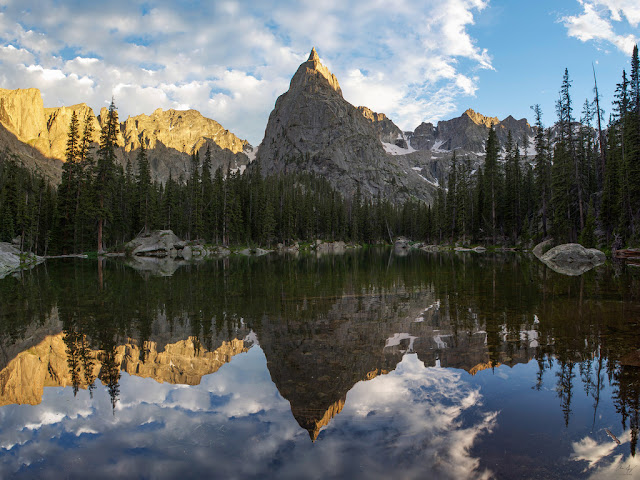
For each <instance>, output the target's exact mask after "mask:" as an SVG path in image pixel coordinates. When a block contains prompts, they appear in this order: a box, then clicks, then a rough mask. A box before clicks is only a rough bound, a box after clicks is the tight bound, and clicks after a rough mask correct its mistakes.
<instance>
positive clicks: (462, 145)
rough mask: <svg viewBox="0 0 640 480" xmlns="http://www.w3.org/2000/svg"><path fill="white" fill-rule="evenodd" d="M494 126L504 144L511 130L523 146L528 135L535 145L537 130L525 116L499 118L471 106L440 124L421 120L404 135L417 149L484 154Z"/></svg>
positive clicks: (531, 142) (528, 138) (499, 139)
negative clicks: (487, 115)
mask: <svg viewBox="0 0 640 480" xmlns="http://www.w3.org/2000/svg"><path fill="white" fill-rule="evenodd" d="M491 126H493V128H494V129H495V130H496V134H497V137H498V141H499V142H500V145H501V146H504V145H505V143H506V141H507V136H508V135H509V131H511V134H512V136H513V141H514V142H517V143H518V144H520V145H521V146H522V144H523V142H524V141H526V140H524V139H525V137H526V139H527V140H528V141H529V143H530V145H533V137H534V135H535V131H534V129H533V127H532V126H531V125H529V122H527V120H526V119H524V118H522V119H520V120H516V119H515V118H513V117H512V116H511V115H509V116H508V117H507V118H505V119H504V120H502V121H500V120H499V119H498V117H486V116H484V115H482V114H480V113H477V112H475V111H473V110H472V109H468V110H467V111H466V112H464V113H463V114H462V115H460V116H459V117H457V118H453V119H451V120H443V121H440V122H438V124H437V126H434V125H433V124H432V123H421V124H420V125H419V126H418V127H417V128H416V129H415V130H414V131H413V132H406V133H405V135H406V137H407V139H408V140H409V144H410V146H411V147H412V148H414V149H415V150H432V151H436V152H443V151H447V152H452V151H453V150H460V151H462V152H469V153H475V154H483V153H484V150H485V141H486V140H487V136H488V134H489V128H491Z"/></svg>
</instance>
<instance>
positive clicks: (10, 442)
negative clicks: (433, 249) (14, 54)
mask: <svg viewBox="0 0 640 480" xmlns="http://www.w3.org/2000/svg"><path fill="white" fill-rule="evenodd" d="M173 270H174V271H173ZM639 323H640V268H638V267H635V266H631V265H625V264H620V263H611V261H609V262H607V264H606V265H604V266H601V267H598V268H596V269H593V270H591V271H589V272H586V273H584V274H583V275H580V276H577V277H569V276H563V275H560V274H557V273H555V272H553V271H551V270H550V269H548V268H547V267H546V266H544V265H543V264H542V263H541V262H539V261H538V260H536V259H535V258H534V257H533V256H530V255H527V254H518V253H513V252H504V253H475V252H464V253H457V252H456V253H454V252H451V253H447V252H439V253H425V252H421V251H412V252H410V253H409V254H408V255H406V256H397V255H395V254H394V253H393V251H392V250H391V249H385V248H380V249H377V248H365V249H354V250H348V251H347V253H346V254H344V255H325V256H319V257H318V256H316V255H313V254H300V255H297V256H293V255H289V256H279V255H276V254H270V255H267V256H264V257H240V256H238V257H236V256H234V257H231V258H226V259H219V260H207V261H203V262H200V263H192V264H187V265H182V266H179V267H178V268H175V269H171V270H170V271H168V272H167V271H164V276H162V275H158V274H157V270H156V271H155V273H154V271H151V270H149V269H145V268H144V267H143V268H140V267H138V268H137V269H136V268H132V267H131V266H130V265H129V264H127V261H125V260H122V259H106V260H88V259H57V260H48V261H47V262H46V263H44V264H41V265H39V266H37V267H35V268H33V269H32V270H29V271H24V272H21V273H19V274H16V275H14V276H9V277H6V278H4V279H2V280H0V478H3V479H7V478H40V479H47V478H52V479H57V478H111V479H112V478H145V479H146V478H148V479H155V478H185V479H186V478H220V479H245V478H248V479H265V478H277V479H307V478H309V479H337V478H340V479H341V478H345V479H358V478H367V479H390V478H393V479H414V478H415V479H423V478H424V479H426V478H436V479H465V478H544V479H549V478H551V479H553V478H558V479H573V478H598V479H599V478H612V479H627V478H630V479H638V478H640V460H639V459H640V452H639V450H640V446H639V445H638V426H639V425H638V423H639V422H638V419H639V416H638V408H639V404H640V350H639V349H640V326H639Z"/></svg>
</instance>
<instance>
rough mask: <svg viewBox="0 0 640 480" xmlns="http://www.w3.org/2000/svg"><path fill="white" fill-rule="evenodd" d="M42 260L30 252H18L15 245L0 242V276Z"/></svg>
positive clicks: (31, 265) (42, 260)
mask: <svg viewBox="0 0 640 480" xmlns="http://www.w3.org/2000/svg"><path fill="white" fill-rule="evenodd" d="M42 262H44V258H43V257H38V256H37V255H34V254H33V253H31V252H22V253H20V249H19V248H17V247H16V246H14V245H12V244H10V243H6V242H0V278H4V277H5V276H7V275H9V274H10V273H13V272H16V271H18V270H23V269H25V268H31V267H33V266H35V265H37V264H38V263H42Z"/></svg>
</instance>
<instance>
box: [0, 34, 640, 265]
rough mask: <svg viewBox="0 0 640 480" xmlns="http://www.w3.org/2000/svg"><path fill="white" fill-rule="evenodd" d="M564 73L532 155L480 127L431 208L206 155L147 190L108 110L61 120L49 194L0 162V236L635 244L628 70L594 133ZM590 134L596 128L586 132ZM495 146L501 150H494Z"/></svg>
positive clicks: (637, 190) (64, 248)
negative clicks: (469, 153) (474, 160)
mask: <svg viewBox="0 0 640 480" xmlns="http://www.w3.org/2000/svg"><path fill="white" fill-rule="evenodd" d="M570 87H571V81H570V80H569V74H568V72H567V71H566V70H565V73H564V76H563V81H562V86H561V89H560V95H559V99H558V101H557V105H556V113H557V120H556V122H555V124H554V125H553V127H552V128H545V127H544V125H543V123H542V111H541V109H540V107H539V105H536V106H534V107H532V108H533V111H534V115H535V127H536V129H535V131H536V136H535V142H534V145H533V149H534V151H535V155H534V157H533V159H532V160H530V159H529V158H523V156H522V154H521V149H522V148H523V149H524V151H525V157H526V155H527V153H528V150H529V145H528V138H523V139H522V140H521V142H522V144H520V143H519V142H518V141H516V140H515V139H513V137H512V136H511V134H509V136H508V139H507V142H506V144H505V145H504V148H501V146H500V145H499V142H498V138H497V135H496V132H495V130H494V129H493V128H490V130H489V134H488V138H487V142H486V156H485V162H484V164H483V165H482V166H481V167H479V168H477V169H476V170H473V169H472V164H471V161H470V159H469V158H460V159H459V158H457V156H456V154H455V152H454V155H453V159H452V163H451V168H450V171H449V175H448V180H447V182H446V188H444V187H443V188H440V189H439V190H438V191H437V194H436V198H435V201H434V203H433V206H428V205H425V204H424V203H422V202H419V201H417V200H411V199H410V200H408V201H406V202H405V203H403V204H392V203H391V202H390V201H388V200H386V199H382V198H376V199H370V198H367V197H366V196H364V195H363V194H362V193H361V192H360V191H359V190H357V191H356V192H355V193H354V194H353V196H350V197H345V196H343V195H342V194H341V193H340V192H338V191H336V190H335V189H334V188H332V187H331V186H330V185H329V183H328V182H327V181H326V180H324V179H322V178H319V177H314V176H312V175H310V174H286V175H274V176H269V177H263V176H262V174H261V172H260V168H259V165H252V166H251V168H249V169H248V170H247V171H246V172H245V173H243V174H241V173H240V172H239V171H234V170H232V169H230V167H227V168H222V167H221V168H218V169H216V170H215V172H214V171H212V160H211V152H210V150H209V149H207V151H206V153H205V154H204V156H203V157H204V158H202V159H201V158H200V155H199V153H197V152H196V153H194V154H193V155H192V158H191V172H190V174H189V176H188V178H183V177H182V176H181V177H179V178H173V176H172V175H170V176H169V179H168V180H167V182H166V183H165V184H161V183H159V182H157V181H154V180H153V179H152V176H151V170H150V166H149V161H148V158H147V152H146V149H145V145H144V142H143V143H142V144H141V146H140V149H139V150H138V152H137V162H136V168H135V170H134V168H133V166H132V164H131V163H130V162H128V163H127V164H126V165H125V166H123V165H121V164H119V163H118V162H117V161H116V148H117V132H118V128H119V124H118V113H117V110H116V108H115V105H114V102H113V101H112V102H111V105H110V107H109V111H108V115H107V118H106V120H105V121H104V123H103V127H102V130H101V132H100V142H99V145H98V146H97V147H96V146H95V145H93V144H92V142H91V139H92V138H93V131H92V123H91V122H90V119H89V118H84V119H79V118H77V116H76V114H75V113H74V114H73V115H72V118H71V121H70V125H69V134H68V141H67V149H66V161H65V163H64V166H63V172H62V180H61V183H60V185H59V186H58V188H57V189H55V188H53V187H51V185H49V183H48V182H46V181H45V180H44V179H43V178H42V177H40V176H39V175H38V174H36V173H31V172H29V171H28V170H27V169H25V168H20V167H18V166H17V162H16V161H15V160H14V159H12V158H11V156H10V155H8V154H7V153H4V154H0V241H10V240H12V239H14V238H16V237H19V239H20V245H21V248H22V249H24V250H30V251H33V252H36V253H38V254H67V253H78V252H86V251H96V250H97V251H98V252H102V251H105V250H106V249H107V248H109V249H113V248H116V247H118V246H120V245H122V244H124V243H126V242H127V241H129V240H131V239H132V238H134V237H135V236H136V235H138V234H140V233H141V232H143V231H148V230H153V229H171V230H173V231H174V232H175V233H176V234H177V235H178V236H180V237H181V238H185V239H188V240H196V239H197V240H202V241H203V242H205V243H212V244H218V245H239V244H242V245H255V246H267V247H268V246H272V245H274V244H275V243H284V244H287V243H291V242H294V241H311V240H315V239H323V240H328V241H337V240H344V241H352V242H358V243H379V242H386V241H392V239H393V237H395V236H398V235H404V236H407V237H409V238H412V239H415V240H420V241H426V242H429V243H441V242H449V241H457V240H462V241H466V242H478V243H491V244H497V243H504V244H518V243H521V242H523V241H525V242H526V241H528V240H530V239H536V240H537V239H540V238H543V237H547V236H549V235H553V236H554V237H555V238H556V240H558V241H580V242H581V243H583V244H584V245H587V246H595V245H596V244H601V245H602V244H604V245H610V244H611V242H613V241H615V242H617V243H618V244H620V245H622V244H623V243H637V242H638V241H640V68H639V64H638V48H637V46H636V47H635V48H634V50H633V54H632V58H631V72H630V75H629V76H627V74H626V72H623V74H622V81H621V82H620V83H619V84H618V85H617V89H616V96H615V102H614V105H613V114H612V115H611V116H610V119H609V122H608V125H607V129H606V136H605V134H604V133H603V130H604V129H602V128H601V115H602V112H601V110H600V107H599V103H598V102H599V99H598V95H597V88H596V96H595V100H594V101H593V102H592V101H589V100H587V101H585V103H584V105H583V108H582V113H581V116H580V121H579V122H577V121H576V119H575V116H574V107H573V101H572V99H571V95H570ZM596 127H597V128H596ZM501 151H503V152H504V154H503V155H501Z"/></svg>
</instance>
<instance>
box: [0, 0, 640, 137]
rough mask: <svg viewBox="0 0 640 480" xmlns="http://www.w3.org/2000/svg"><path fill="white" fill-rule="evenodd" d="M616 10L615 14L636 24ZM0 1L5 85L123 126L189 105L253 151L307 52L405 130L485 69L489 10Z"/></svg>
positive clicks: (422, 5) (481, 0) (449, 4)
mask: <svg viewBox="0 0 640 480" xmlns="http://www.w3.org/2000/svg"><path fill="white" fill-rule="evenodd" d="M611 3H612V4H613V3H616V4H619V5H618V6H617V7H616V8H614V7H612V8H613V9H612V10H611V12H612V13H611V15H612V16H614V14H618V15H622V16H624V17H625V18H627V19H628V20H629V21H632V20H633V19H634V18H636V17H634V16H633V12H632V9H631V7H630V6H629V5H627V4H625V2H623V1H622V0H618V1H617V2H614V1H613V0H611ZM2 4H3V7H2V12H0V87H2V88H28V87H36V88H40V89H41V91H42V93H43V99H44V102H45V106H58V105H72V104H76V103H80V102H85V103H87V104H89V106H91V107H92V108H94V110H99V109H100V107H102V106H105V105H107V104H108V103H109V102H110V100H111V96H112V95H115V100H116V105H117V106H118V108H119V113H120V117H121V118H126V117H127V116H129V115H138V114H140V113H146V114H150V113H151V112H152V111H153V110H155V108H158V107H161V108H178V107H180V108H194V109H197V110H200V111H201V112H202V113H203V114H204V115H206V116H208V117H210V118H214V119H215V120H217V121H219V122H220V123H221V124H222V125H224V126H225V128H228V129H229V130H231V131H233V132H234V133H236V134H237V135H239V136H241V137H243V138H247V139H248V140H249V141H250V142H251V143H253V144H257V143H259V142H260V140H261V139H262V136H263V133H264V127H265V126H266V123H267V119H268V116H269V113H270V111H271V109H272V108H273V105H274V103H275V100H276V98H277V97H278V96H279V95H281V94H282V93H284V92H285V91H286V90H287V88H288V84H289V80H290V79H291V76H292V75H293V74H294V73H295V71H296V69H297V66H298V65H299V64H300V63H301V62H303V61H304V60H305V59H306V56H307V55H308V52H309V50H310V49H311V47H312V46H316V48H317V49H318V51H319V53H320V55H321V58H322V60H323V62H324V63H326V65H327V66H328V67H329V68H330V69H332V71H333V73H334V74H335V75H336V76H337V77H338V79H339V81H340V82H341V86H342V89H343V92H344V95H345V98H346V99H347V100H348V101H350V102H351V103H354V104H355V105H366V106H368V107H370V108H372V109H374V110H376V111H380V112H384V113H386V114H387V115H388V116H390V117H391V118H392V119H393V120H394V121H395V122H396V123H398V125H399V126H400V127H401V128H403V129H413V128H415V127H416V126H417V125H418V124H419V123H420V122H421V121H435V120H438V119H441V118H443V117H444V116H446V115H448V114H450V113H452V112H453V111H454V110H455V109H456V108H457V103H458V102H459V101H460V99H462V98H465V97H469V96H473V95H475V92H476V90H477V85H478V79H477V75H476V73H475V72H476V71H478V70H480V69H491V68H492V64H491V57H490V55H489V53H488V52H487V50H486V49H484V48H482V46H480V45H478V44H477V41H476V40H475V39H474V38H473V37H472V35H471V34H470V33H469V29H468V27H469V26H471V25H473V23H474V16H476V15H477V14H478V13H479V12H481V11H482V10H484V9H485V8H487V6H488V1H486V0H420V1H409V0H399V1H397V2H394V3H393V5H390V4H389V3H388V2H384V1H381V0H374V1H372V0H341V1H338V0H331V1H324V2H310V1H304V2H294V1H292V0H287V1H276V0H264V1H260V2H251V1H227V2H204V1H202V2H199V1H196V2H189V4H188V7H187V6H186V5H185V4H184V3H182V2H173V1H169V0H158V1H157V2H153V4H152V5H150V4H149V3H148V2H146V1H145V0H126V1H125V0H113V1H111V2H107V3H104V2H82V1H79V0H65V1H62V2H61V1H57V0H5V1H3V2H2ZM42 12H46V14H43V13H42ZM461 60H464V61H461Z"/></svg>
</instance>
